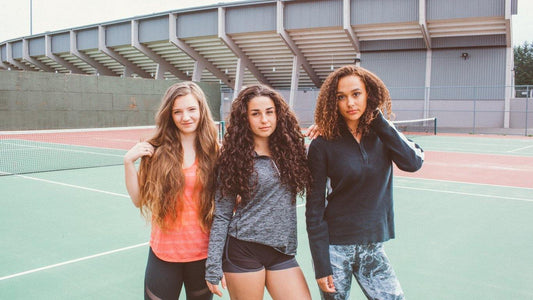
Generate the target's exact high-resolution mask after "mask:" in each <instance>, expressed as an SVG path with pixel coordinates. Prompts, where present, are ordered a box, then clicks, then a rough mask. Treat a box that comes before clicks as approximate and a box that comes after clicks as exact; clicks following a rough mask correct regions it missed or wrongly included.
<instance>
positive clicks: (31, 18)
mask: <svg viewBox="0 0 533 300" xmlns="http://www.w3.org/2000/svg"><path fill="white" fill-rule="evenodd" d="M32 22H33V0H30V35H32V34H33V28H32V27H33V24H32Z"/></svg>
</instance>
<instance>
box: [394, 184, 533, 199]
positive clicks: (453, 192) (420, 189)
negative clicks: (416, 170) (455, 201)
mask: <svg viewBox="0 0 533 300" xmlns="http://www.w3.org/2000/svg"><path fill="white" fill-rule="evenodd" d="M394 187H397V188H401V189H407V190H417V191H427V192H439V193H447V194H457V195H465V196H477V197H488V198H498V199H507V200H517V201H525V202H533V199H527V198H516V197H505V196H495V195H490V194H477V193H465V192H455V191H447V190H436V189H426V188H416V187H409V186H398V185H395V186H394Z"/></svg>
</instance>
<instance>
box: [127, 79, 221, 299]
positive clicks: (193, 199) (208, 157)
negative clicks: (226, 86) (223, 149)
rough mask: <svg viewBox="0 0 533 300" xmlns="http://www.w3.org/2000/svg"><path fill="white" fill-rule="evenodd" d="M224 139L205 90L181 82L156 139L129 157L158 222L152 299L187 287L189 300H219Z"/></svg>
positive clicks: (165, 106)
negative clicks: (212, 235) (214, 289)
mask: <svg viewBox="0 0 533 300" xmlns="http://www.w3.org/2000/svg"><path fill="white" fill-rule="evenodd" d="M217 135H218V133H217V129H216V126H215V123H214V121H213V118H212V116H211V113H210V111H209V107H208V104H207V101H206V97H205V95H204V93H203V92H202V90H201V89H200V87H199V86H198V85H197V84H195V83H193V82H181V83H177V84H174V85H172V86H171V87H170V88H168V90H167V91H166V93H165V95H164V97H163V98H162V101H161V106H160V108H159V111H158V112H157V115H156V131H155V134H154V135H153V137H152V138H150V139H149V140H147V141H144V142H139V143H137V144H136V145H135V146H133V147H132V148H131V149H130V150H129V151H128V152H127V153H126V155H125V156H124V167H125V179H126V188H127V190H128V193H129V195H130V197H131V200H132V202H133V204H134V205H135V206H136V207H139V208H140V210H141V213H142V214H143V215H144V216H146V217H147V218H148V219H149V220H151V223H152V230H151V237H150V250H149V254H148V262H147V266H146V273H145V286H144V290H145V299H177V298H178V296H179V294H180V292H181V288H182V285H185V291H186V293H187V299H212V294H211V293H210V291H209V289H208V288H207V286H206V283H205V281H204V274H205V260H206V257H207V247H208V241H209V230H210V227H211V223H212V219H213V209H214V207H213V197H214V180H213V179H214V177H213V169H214V164H215V160H216V158H217V155H218V142H217ZM139 158H141V163H140V166H139V171H138V172H137V170H136V168H135V165H134V163H135V161H136V160H137V159H139Z"/></svg>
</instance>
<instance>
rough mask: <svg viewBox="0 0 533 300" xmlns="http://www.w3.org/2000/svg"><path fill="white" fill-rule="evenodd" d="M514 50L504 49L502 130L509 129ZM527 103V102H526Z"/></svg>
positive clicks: (510, 48)
mask: <svg viewBox="0 0 533 300" xmlns="http://www.w3.org/2000/svg"><path fill="white" fill-rule="evenodd" d="M513 67H514V50H513V48H512V47H507V48H505V100H504V102H503V128H509V122H510V119H511V98H512V97H513V91H514V86H512V84H513V83H512V80H513V71H512V70H513ZM526 101H527V100H526Z"/></svg>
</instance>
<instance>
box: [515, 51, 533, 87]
mask: <svg viewBox="0 0 533 300" xmlns="http://www.w3.org/2000/svg"><path fill="white" fill-rule="evenodd" d="M514 72H515V73H514V74H515V75H514V76H515V85H533V43H531V44H530V43H528V42H527V41H525V42H524V44H523V45H519V46H515V47H514Z"/></svg>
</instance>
